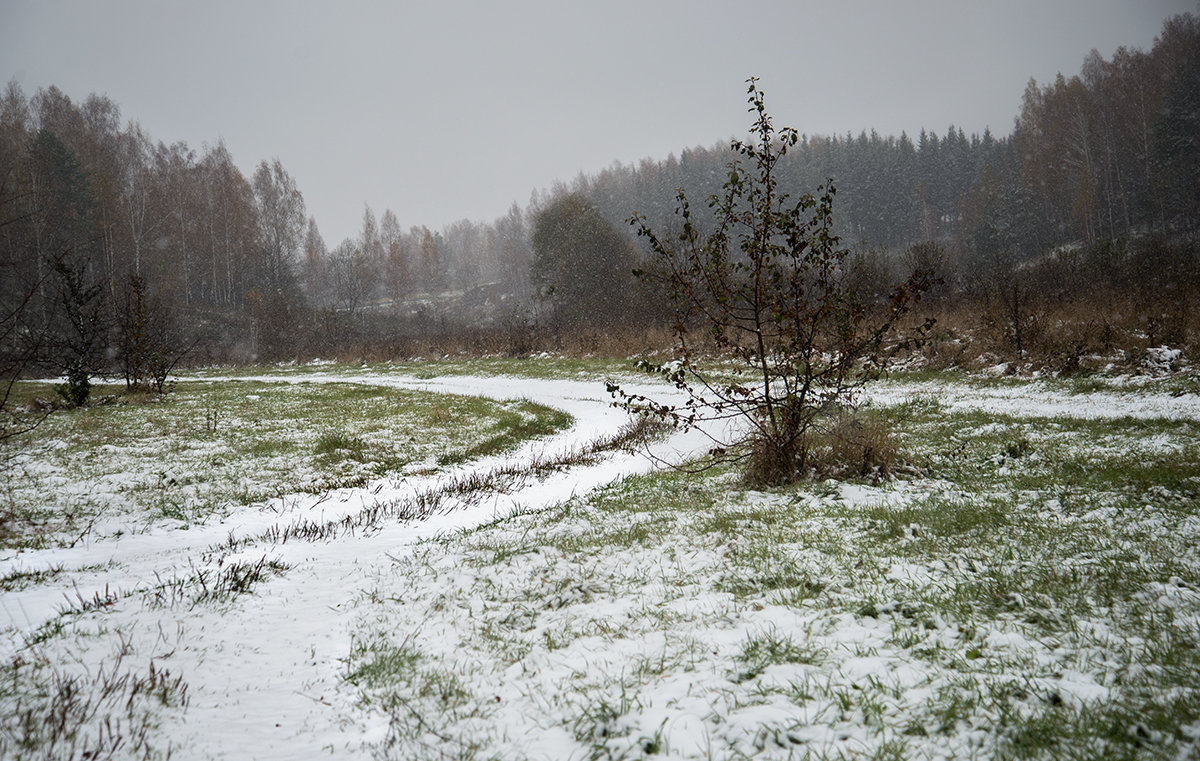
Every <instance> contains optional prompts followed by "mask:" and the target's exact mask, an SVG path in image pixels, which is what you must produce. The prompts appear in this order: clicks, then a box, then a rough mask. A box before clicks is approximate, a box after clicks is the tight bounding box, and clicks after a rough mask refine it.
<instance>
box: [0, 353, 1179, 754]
mask: <svg viewBox="0 0 1200 761" xmlns="http://www.w3.org/2000/svg"><path fill="white" fill-rule="evenodd" d="M461 369H465V368H461ZM563 372H568V373H569V372H574V370H570V371H566V370H564V371H563ZM556 374H558V371H553V372H551V371H546V372H544V373H542V375H543V377H542V378H539V379H528V378H522V379H515V378H507V377H503V376H495V375H490V374H488V375H486V377H485V376H483V375H481V376H479V377H476V376H465V375H451V374H446V373H441V372H439V371H437V370H435V371H432V372H431V373H430V375H438V376H439V377H436V378H435V377H429V378H412V377H399V376H396V375H390V374H385V373H383V374H381V373H377V372H371V371H368V370H363V369H362V368H336V367H330V366H328V365H320V366H315V367H311V368H305V369H303V371H300V370H296V371H294V372H293V371H292V370H288V371H287V372H284V373H282V374H279V373H273V374H270V375H269V377H268V376H264V377H256V376H255V375H253V374H249V373H247V374H243V376H242V379H241V383H244V384H267V381H268V380H279V379H280V378H283V379H286V380H287V381H288V382H289V383H294V386H292V387H290V388H291V389H292V390H291V391H288V392H286V393H285V392H282V391H280V388H279V387H278V386H276V385H272V384H267V385H263V386H262V387H261V389H259V390H254V391H253V392H252V393H253V395H255V396H259V397H260V399H262V398H263V397H264V393H263V392H264V391H269V392H270V393H276V392H278V393H281V394H282V396H284V397H287V396H288V395H289V394H291V393H295V394H297V395H298V396H303V395H305V394H309V395H311V394H314V393H323V392H319V390H318V387H319V388H324V387H325V386H328V390H329V392H330V393H334V392H337V393H345V391H344V390H342V389H341V387H342V386H344V385H345V384H365V385H369V386H372V387H375V388H376V390H378V388H379V387H394V388H406V389H414V390H424V391H432V392H435V393H438V394H445V393H452V394H477V395H483V396H487V397H489V398H492V399H494V400H496V401H497V402H501V403H512V404H519V403H520V402H519V400H521V399H533V400H536V401H539V402H542V403H544V404H549V405H550V406H553V407H556V408H558V409H561V410H563V411H565V412H567V413H569V414H571V415H572V416H573V418H574V420H575V423H574V425H573V427H572V428H571V430H570V431H567V432H564V433H561V434H558V435H556V436H552V437H549V438H541V439H539V440H538V441H537V442H535V443H527V444H525V445H523V446H521V447H520V448H519V449H517V450H515V451H511V450H509V451H506V452H501V453H498V454H488V451H489V450H488V449H487V448H486V443H487V442H488V441H489V440H491V439H493V438H495V437H496V436H499V435H500V434H499V433H497V432H496V431H490V430H489V429H486V427H485V428H484V429H481V430H480V431H479V432H478V433H479V435H478V436H476V437H475V438H473V439H471V440H470V441H469V442H466V443H461V444H458V445H455V446H453V447H448V448H443V449H442V450H438V451H436V452H435V451H434V450H429V452H430V453H429V454H427V455H426V457H425V459H424V460H423V464H422V467H423V468H428V469H429V470H428V472H420V473H416V472H413V473H409V474H408V475H405V476H403V477H395V476H388V477H384V478H370V479H369V480H368V481H367V482H366V483H365V484H363V485H362V486H356V487H347V488H339V489H335V490H333V491H330V492H328V493H322V494H292V495H284V496H282V497H277V498H275V499H272V500H269V501H267V502H259V503H254V504H251V505H247V506H236V507H233V508H232V509H230V510H228V511H226V512H224V513H222V514H221V515H219V516H218V515H213V516H210V517H208V518H199V519H197V520H196V521H194V522H192V523H189V524H186V525H187V530H180V528H181V527H182V525H184V524H178V523H172V522H169V521H167V522H161V523H159V524H156V525H154V526H151V527H150V528H148V529H147V530H145V531H144V532H142V533H141V534H139V535H137V536H136V537H131V536H129V535H123V536H116V535H115V534H113V535H104V536H97V537H93V538H92V539H90V540H89V541H88V542H85V543H81V544H78V545H77V546H75V547H57V548H47V549H42V550H37V549H24V550H22V551H8V552H6V553H3V554H2V555H0V591H2V593H3V594H2V596H0V616H3V618H2V619H0V629H2V630H3V637H4V640H3V653H0V655H2V656H3V657H2V659H0V664H2V665H0V711H2V717H3V724H2V725H0V726H2V728H0V755H4V756H5V757H8V756H9V755H11V756H12V757H15V758H24V757H30V758H33V757H44V756H46V755H47V752H46V748H47V743H48V742H49V739H48V738H46V737H44V736H43V737H39V736H38V735H37V734H36V733H32V732H31V731H30V730H29V729H28V727H29V726H31V725H30V721H31V720H30V719H29V718H28V717H29V716H32V715H33V713H32V712H36V711H37V710H41V709H46V708H47V707H48V706H54V705H59V706H61V705H64V704H65V702H64V695H70V694H80V695H91V696H92V697H91V698H88V699H87V700H82V701H79V700H77V701H75V702H74V703H71V705H76V706H83V707H84V708H86V709H87V710H82V711H75V712H63V713H62V715H63V716H64V720H63V722H62V725H63V730H62V732H60V733H59V735H56V736H58V737H66V736H67V734H69V730H72V729H73V730H74V731H75V732H76V735H77V736H78V737H79V738H82V739H81V740H80V741H79V745H78V747H79V748H92V749H96V748H100V749H105V748H108V747H110V746H106V745H104V744H103V742H104V738H103V737H102V736H101V735H102V729H101V728H102V727H104V726H106V725H105V723H104V722H106V721H110V722H111V721H117V722H120V723H119V724H118V725H117V726H118V733H119V734H120V735H121V736H122V737H125V738H126V739H127V740H128V742H127V743H126V744H125V745H123V746H121V748H122V749H121V750H120V751H119V752H118V753H117V754H116V755H117V756H118V757H121V756H124V757H165V756H166V755H167V751H168V750H173V751H174V755H175V757H184V758H296V757H310V756H315V755H326V754H328V755H333V756H335V757H355V758H359V757H363V758H365V757H390V758H404V759H409V758H429V759H434V758H493V757H498V758H643V757H646V758H659V757H661V758H743V757H762V758H806V757H807V758H839V757H845V758H850V757H864V758H871V757H874V758H910V757H926V758H963V757H966V758H970V757H977V758H996V757H1017V758H1022V757H1030V758H1094V757H1118V758H1119V757H1133V758H1143V757H1144V758H1164V759H1165V758H1183V757H1189V755H1191V756H1194V755H1195V754H1196V753H1197V749H1196V739H1197V736H1198V735H1200V696H1198V693H1200V655H1198V653H1200V550H1198V547H1200V542H1197V538H1200V510H1197V507H1198V506H1200V505H1198V500H1200V457H1198V456H1197V447H1198V446H1200V430H1198V421H1200V406H1198V405H1197V403H1196V401H1195V400H1193V399H1191V398H1190V397H1189V396H1188V395H1186V394H1185V395H1181V396H1178V397H1175V396H1171V394H1170V393H1168V392H1166V391H1163V390H1161V389H1157V388H1149V387H1147V388H1137V387H1132V386H1131V387H1128V388H1122V389H1117V390H1113V389H1104V390H1102V391H1100V392H1096V393H1078V392H1076V393H1072V391H1071V390H1070V389H1065V388H1052V387H1049V386H1047V385H1046V384H1011V383H995V384H992V383H975V382H968V383H962V384H958V385H955V384H953V383H950V382H948V381H947V380H946V379H944V378H939V379H933V380H931V381H928V382H916V381H913V380H909V381H903V382H895V383H889V384H883V385H881V386H880V387H879V389H878V391H876V392H875V393H873V394H872V404H873V405H874V406H875V407H876V409H877V410H878V411H879V412H880V413H881V414H887V415H888V416H891V417H893V418H895V419H897V420H899V421H900V428H901V430H902V431H903V432H904V435H903V437H902V438H903V442H904V446H905V448H906V449H907V451H908V453H909V454H908V458H909V460H910V462H911V464H912V465H913V466H914V468H913V472H918V473H923V474H924V475H923V476H922V477H920V478H913V479H909V480H901V481H895V482H892V483H884V484H880V485H872V484H867V483H833V482H830V483H823V484H813V485H809V486H806V487H801V488H796V489H790V490H784V491H777V492H771V493H762V492H753V491H748V490H746V489H745V488H744V487H743V486H742V485H741V483H740V481H739V480H738V478H737V477H736V474H733V473H730V472H727V471H722V470H720V469H717V470H713V471H709V472H707V473H704V474H698V475H696V474H685V473H681V472H675V471H666V472H650V471H651V470H652V468H651V463H650V461H648V460H646V459H645V458H643V457H639V456H635V455H633V454H630V453H628V452H621V451H613V452H606V453H601V454H599V455H589V456H587V457H572V456H571V455H572V453H575V452H578V451H579V447H580V444H581V443H582V442H586V441H594V440H596V439H598V438H601V437H604V436H608V435H611V434H612V433H613V432H615V431H616V430H617V428H618V427H619V426H620V425H621V424H622V423H623V422H624V420H625V417H624V415H623V414H622V413H620V412H619V411H617V410H614V409H612V408H611V407H610V406H609V402H610V400H609V398H608V397H607V395H606V394H605V392H604V386H603V383H598V382H595V381H592V380H589V381H586V382H581V381H568V380H563V379H550V378H548V377H546V376H554V375H556ZM210 380H214V381H215V380H217V379H215V378H213V377H212V376H210ZM245 388H250V386H249V385H247V386H245ZM255 388H256V389H257V388H259V387H257V386H256V387H255ZM376 393H377V391H376ZM251 401H258V400H251ZM505 409H508V410H509V411H510V412H511V411H512V408H505ZM353 414H354V413H353V412H352V411H351V412H350V413H348V415H351V416H352V415H353ZM501 414H503V413H501ZM369 418H370V416H369V415H363V416H361V417H359V418H352V417H349V416H347V417H345V418H344V419H345V420H348V421H350V420H364V421H365V420H368V419H369ZM302 420H303V418H302V416H301V417H299V418H298V419H297V422H295V423H293V424H292V427H294V428H296V429H298V430H301V431H303V432H304V433H305V434H306V435H308V436H310V437H311V440H310V444H311V445H312V450H307V451H314V453H315V450H316V449H317V448H318V444H320V442H321V441H322V440H323V441H324V443H323V444H320V447H321V448H327V449H328V450H329V451H334V452H340V451H348V452H354V451H355V450H356V449H357V448H359V447H360V443H359V442H362V444H361V445H365V446H370V443H369V442H370V439H369V432H368V431H365V430H363V429H362V428H361V427H359V425H358V424H357V423H355V424H353V425H350V424H347V425H346V426H344V427H343V428H342V429H341V430H340V431H338V432H337V434H338V435H328V436H326V432H327V431H328V429H327V428H326V427H324V426H322V425H320V424H315V425H307V426H305V425H304V423H303V422H301V421H302ZM522 421H525V422H527V421H526V419H525V418H522ZM510 422H511V421H510ZM521 425H523V422H522V423H521V424H520V425H516V428H520V427H521ZM431 434H432V436H433V437H434V438H436V437H437V435H438V434H435V433H432V431H430V430H428V429H426V430H422V431H419V432H416V433H415V434H414V436H415V438H417V439H421V438H422V437H423V436H430V435H431ZM73 435H74V434H72V433H71V432H70V431H67V432H64V433H63V434H62V435H61V436H58V440H59V441H60V442H61V446H60V448H68V449H69V448H70V447H72V446H74V445H75V444H74V442H73V440H72V436H73ZM322 437H325V438H324V439H322ZM185 438H186V436H185ZM440 444H441V442H439V445H440ZM480 446H482V447H484V448H483V449H479V450H475V451H474V453H473V454H466V455H465V456H466V457H468V458H472V457H474V458H476V459H467V460H466V461H462V462H460V461H459V459H460V458H459V457H456V456H453V454H454V453H458V454H463V453H470V452H472V450H473V449H474V448H475V447H480ZM508 446H509V443H508V442H501V445H500V448H502V449H503V448H505V447H508ZM653 446H654V451H655V452H656V454H657V455H658V456H660V457H672V458H676V459H678V458H681V457H683V458H687V457H694V456H696V455H697V453H700V452H702V451H703V447H704V440H703V439H702V438H698V437H694V436H693V437H685V436H675V437H672V438H670V439H668V440H666V441H663V442H660V443H657V444H654V445H653ZM439 452H440V453H439ZM446 452H450V453H451V455H452V456H450V457H443V455H444V454H445V453H446ZM48 456H49V455H48ZM439 459H442V463H443V464H442V465H438V460H439ZM534 463H542V465H539V466H537V467H532V468H531V467H530V466H531V465H533V464H534ZM550 463H558V464H555V465H553V466H551V465H550ZM568 463H575V464H568ZM522 467H524V468H525V469H526V470H527V471H528V473H527V474H526V475H524V476H520V477H509V476H505V477H504V478H497V477H494V474H497V473H501V472H503V473H517V472H519V471H520V470H521V468H522ZM184 475H185V477H186V473H185V474H184ZM75 485H76V486H77V487H79V488H82V485H81V484H78V483H76V484H75ZM422 495H425V496H422ZM431 495H432V496H431ZM421 500H425V501H424V502H421V504H431V505H433V506H434V507H435V508H436V509H435V510H434V512H432V513H431V514H429V516H428V517H427V519H426V520H423V521H403V520H398V519H397V516H399V515H402V514H407V513H404V512H403V510H402V509H401V508H403V507H404V506H406V505H412V504H415V503H417V502H420V501H421ZM430 500H433V501H430ZM333 524H336V525H337V526H340V527H341V528H338V529H336V530H331V531H328V532H326V531H314V532H306V531H300V530H298V527H302V526H308V525H313V526H324V525H333ZM64 593H65V595H64ZM31 664H36V666H35V667H34V666H32V665H31ZM102 669H103V673H106V674H110V676H109V677H108V678H107V680H102V679H98V678H97V675H99V674H100V673H101V672H102ZM163 670H167V671H168V672H169V678H167V677H164V676H161V674H162V673H163ZM50 675H54V678H53V679H51V678H49V676H50ZM172 680H182V681H172ZM116 682H119V683H120V684H121V685H123V686H122V687H121V688H120V689H115V688H114V689H113V690H109V691H107V692H105V691H104V690H103V689H101V687H102V685H103V684H106V683H116ZM135 684H136V685H142V684H145V685H148V686H149V687H157V688H158V691H157V692H156V691H155V690H154V689H148V690H146V691H144V692H143V691H141V689H140V687H139V688H138V690H136V691H135V690H133V688H132V685H135ZM39 685H42V686H39ZM45 685H49V687H43V686H45ZM65 685H71V686H70V687H66V686H65ZM172 685H173V686H172ZM76 688H79V691H78V692H77V693H72V692H71V691H72V690H74V689H76ZM89 690H90V692H89ZM121 690H125V691H124V692H121ZM131 691H133V692H134V694H133V695H130V694H129V693H130V692H131ZM105 695H108V696H112V697H111V699H108V698H105ZM118 697H119V698H120V700H117V699H116V698H118ZM56 701H57V702H56ZM107 726H110V727H111V726H112V725H111V724H109V725H107ZM22 727H25V728H26V729H24V730H23V729H22ZM23 731H24V732H25V734H22V732H23ZM22 738H24V740H22ZM138 738H140V740H139V739H138ZM26 740H27V741H28V742H27V745H21V744H20V743H21V742H22V741H26ZM135 741H136V742H135ZM110 745H111V743H110ZM64 747H66V746H65V745H61V744H60V745H58V746H56V748H57V749H58V750H56V751H55V753H53V754H50V755H57V756H59V757H71V755H70V754H68V753H67V752H65V751H61V748H64ZM79 755H80V754H78V753H76V754H75V756H76V757H79Z"/></svg>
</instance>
